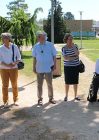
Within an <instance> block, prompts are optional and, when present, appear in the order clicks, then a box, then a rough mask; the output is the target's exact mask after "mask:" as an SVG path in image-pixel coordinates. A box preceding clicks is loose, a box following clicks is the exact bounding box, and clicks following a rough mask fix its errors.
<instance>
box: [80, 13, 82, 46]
mask: <svg viewBox="0 0 99 140" xmlns="http://www.w3.org/2000/svg"><path fill="white" fill-rule="evenodd" d="M80 40H81V47H80V49H82V11H80Z"/></svg>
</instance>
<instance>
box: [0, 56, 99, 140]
mask: <svg viewBox="0 0 99 140" xmlns="http://www.w3.org/2000/svg"><path fill="white" fill-rule="evenodd" d="M80 57H81V59H82V60H83V62H84V63H85V65H86V72H85V73H83V74H80V84H79V90H78V94H79V96H80V97H81V99H82V100H81V101H80V102H76V101H74V100H73V98H74V93H73V89H72V87H71V89H70V92H69V101H68V102H64V101H63V99H64V96H65V92H64V77H63V75H62V76H61V77H58V78H56V79H53V86H54V95H55V100H56V101H57V104H56V105H51V104H49V103H48V96H47V86H46V82H44V91H43V93H44V94H43V97H44V100H43V103H44V105H43V106H42V107H37V90H36V79H34V80H33V78H32V77H31V79H29V78H28V77H25V76H23V75H19V106H13V105H12V103H13V101H12V92H11V88H9V108H6V109H2V95H1V94H0V105H1V107H0V140H99V103H94V104H89V103H88V102H87V100H86V97H87V95H88V89H89V85H90V82H91V79H92V76H93V72H94V63H93V62H91V61H90V60H89V59H88V58H86V57H85V56H84V55H81V56H80ZM0 93H1V82H0Z"/></svg>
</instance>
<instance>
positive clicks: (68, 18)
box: [64, 12, 75, 20]
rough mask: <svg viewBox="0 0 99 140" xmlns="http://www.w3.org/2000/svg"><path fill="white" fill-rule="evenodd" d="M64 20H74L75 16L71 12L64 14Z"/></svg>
mask: <svg viewBox="0 0 99 140" xmlns="http://www.w3.org/2000/svg"><path fill="white" fill-rule="evenodd" d="M64 19H65V20H74V19H75V18H74V15H73V14H72V13H71V12H67V13H65V14H64Z"/></svg>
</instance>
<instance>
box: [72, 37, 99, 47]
mask: <svg viewBox="0 0 99 140" xmlns="http://www.w3.org/2000/svg"><path fill="white" fill-rule="evenodd" d="M74 42H75V43H76V44H78V46H79V47H80V43H81V41H80V40H74ZM82 47H83V48H84V49H99V39H94V40H82Z"/></svg>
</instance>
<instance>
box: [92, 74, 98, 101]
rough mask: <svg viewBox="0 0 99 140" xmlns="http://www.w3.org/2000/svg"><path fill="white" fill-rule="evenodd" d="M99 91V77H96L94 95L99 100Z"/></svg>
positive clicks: (94, 79)
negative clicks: (98, 95) (98, 96)
mask: <svg viewBox="0 0 99 140" xmlns="http://www.w3.org/2000/svg"><path fill="white" fill-rule="evenodd" d="M98 89H99V75H95V76H94V78H93V94H94V96H95V97H96V99H97V92H98Z"/></svg>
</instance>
